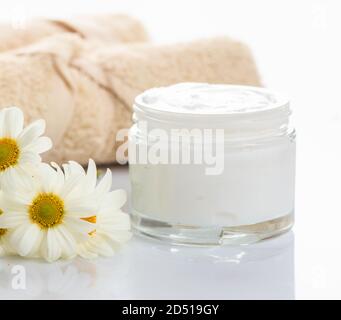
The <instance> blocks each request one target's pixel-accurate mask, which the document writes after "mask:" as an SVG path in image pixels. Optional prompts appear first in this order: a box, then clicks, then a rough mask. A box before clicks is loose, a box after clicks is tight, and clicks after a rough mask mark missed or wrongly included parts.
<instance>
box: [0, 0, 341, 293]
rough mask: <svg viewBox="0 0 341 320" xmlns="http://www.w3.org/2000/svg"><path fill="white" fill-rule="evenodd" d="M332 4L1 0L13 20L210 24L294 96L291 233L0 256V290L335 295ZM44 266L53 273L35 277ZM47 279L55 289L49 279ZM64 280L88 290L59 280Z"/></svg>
mask: <svg viewBox="0 0 341 320" xmlns="http://www.w3.org/2000/svg"><path fill="white" fill-rule="evenodd" d="M340 4H341V3H340V1H337V0H335V1H328V0H326V1H314V0H311V1H308V0H307V1H305V0H295V1H294V0H292V1H290V0H286V1H278V0H277V1H273V0H267V1H266V0H250V1H246V0H239V1H226V0H224V1H223V0H220V1H219V0H186V1H185V0H169V1H166V0H164V1H157V0H154V1H152V0H145V1H143V0H124V1H123V0H122V1H119V0H116V1H114V0H111V1H110V0H96V1H94V0H72V1H70V0H68V1H43V0H35V1H34V0H31V1H27V0H26V1H18V0H11V1H6V2H5V1H3V0H2V1H1V4H0V20H4V21H5V20H7V21H9V22H10V23H18V21H19V22H20V23H21V22H22V21H24V22H25V21H29V19H31V18H32V17H33V16H41V17H49V16H51V17H52V16H53V17H56V16H57V17H62V16H66V15H67V16H69V15H73V14H80V13H95V12H106V13H109V12H117V13H128V14H131V15H133V16H136V17H138V18H140V19H141V20H142V21H143V22H144V23H145V25H146V27H147V29H148V31H149V33H150V35H151V38H152V40H153V41H154V42H157V43H165V42H177V41H188V40H192V39H196V38H204V37H211V36H217V35H229V36H232V37H234V38H237V39H240V40H243V41H245V42H246V43H248V44H249V45H250V47H251V48H252V50H253V53H254V55H255V57H256V61H257V64H258V67H259V70H260V73H261V76H262V79H263V83H264V84H265V85H266V86H267V87H269V88H272V89H275V90H277V91H282V92H284V93H286V94H287V95H288V96H290V97H291V100H292V107H293V110H294V121H295V126H296V128H297V134H298V138H297V141H298V146H297V192H296V225H295V228H294V232H291V233H288V234H286V235H285V236H283V237H280V238H277V239H274V240H271V241H266V242H263V243H261V244H258V245H254V246H250V247H241V248H216V249H200V250H198V249H189V248H178V247H170V246H165V245H162V244H158V243H155V242H149V241H145V240H139V239H134V240H133V241H132V242H131V243H130V244H128V245H127V246H126V247H125V248H124V249H123V250H122V251H121V252H120V253H119V254H118V255H117V256H116V257H114V258H113V259H111V260H100V261H96V262H86V263H85V262H82V261H78V260H77V261H73V262H68V263H59V264H55V265H53V266H52V265H45V264H40V263H37V262H23V261H22V260H16V259H10V260H8V261H0V269H1V268H3V269H4V271H5V272H6V270H7V273H8V277H5V278H3V279H2V280H1V281H2V282H1V281H0V285H1V286H2V287H0V289H1V290H0V297H2V298H6V297H23V298H25V297H32V298H34V297H43V295H44V296H45V297H50V298H55V297H62V296H65V293H66V292H68V295H69V296H70V297H71V298H72V297H82V294H84V292H87V293H88V295H87V296H86V297H93V298H96V297H102V298H177V297H178V298H223V299H224V298H291V299H292V298H298V299H300V298H341V169H340V168H341V167H340V165H341V98H340V93H341V62H340V60H341V34H340V30H341V6H340ZM114 180H115V181H116V182H115V183H116V185H117V186H119V187H122V186H127V185H128V182H127V176H126V172H125V171H124V169H123V170H122V168H121V169H114ZM8 263H9V265H8ZM16 263H19V264H23V265H25V266H26V267H27V270H28V271H27V272H28V278H29V279H30V280H29V281H30V282H29V283H30V285H29V287H28V288H27V289H26V290H25V291H20V290H19V291H13V290H12V289H11V288H10V287H8V285H9V284H8V283H9V281H10V279H11V275H10V273H9V272H10V270H9V269H8V268H9V266H13V264H16ZM1 266H2V267H1ZM6 268H7V269H6ZM39 268H40V269H39ZM34 270H35V271H34ZM37 270H40V271H41V272H40V271H39V272H38V271H37ZM70 270H71V271H70ZM44 272H45V273H46V274H47V275H49V276H46V277H42V276H40V278H39V274H40V275H41V274H44ZM35 277H36V278H35ZM58 277H60V278H58ZM67 277H69V278H67ZM48 278H52V280H51V281H52V282H51V283H52V284H53V283H57V284H58V285H59V286H58V285H57V289H51V288H54V287H53V285H51V283H50V282H48V280H46V279H48ZM54 278H57V280H55V279H54ZM32 279H33V280H32ZM39 279H40V280H39ZM62 279H64V280H63V281H64V282H65V283H69V282H72V283H73V284H76V286H75V287H81V288H82V285H84V286H85V287H86V288H87V290H85V291H84V290H78V291H77V290H74V289H73V287H72V286H71V285H70V284H68V285H66V286H65V287H63V286H62V283H63V281H62ZM65 279H68V280H65ZM70 279H72V281H71V280H70ZM85 279H87V280H85ZM44 281H45V282H44ZM86 281H87V282H86ZM199 284H200V285H199ZM89 288H90V289H89ZM58 290H59V291H58ZM56 292H57V293H56ZM80 292H81V293H80Z"/></svg>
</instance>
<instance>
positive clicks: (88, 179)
mask: <svg viewBox="0 0 341 320" xmlns="http://www.w3.org/2000/svg"><path fill="white" fill-rule="evenodd" d="M96 182H97V169H96V164H95V162H94V161H93V160H92V159H89V164H88V170H87V174H86V176H85V185H86V187H85V189H86V191H88V192H91V191H92V190H93V189H94V188H95V186H96Z"/></svg>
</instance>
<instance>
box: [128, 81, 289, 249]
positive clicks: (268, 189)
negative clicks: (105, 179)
mask: <svg viewBox="0 0 341 320" xmlns="http://www.w3.org/2000/svg"><path fill="white" fill-rule="evenodd" d="M134 110H135V115H134V117H135V122H136V123H135V125H134V126H133V128H132V129H131V135H130V141H131V145H132V146H135V147H136V146H141V145H143V144H147V145H148V144H151V142H150V141H148V142H146V140H145V139H144V137H143V133H141V131H140V125H141V123H142V122H143V121H145V122H146V123H147V124H148V125H149V128H153V129H155V128H159V129H164V130H165V131H166V132H168V133H170V132H171V131H172V129H174V128H178V129H179V128H180V129H181V128H182V129H183V128H186V129H193V128H199V129H200V130H203V129H223V130H224V141H223V144H224V158H223V161H224V170H223V172H222V173H221V174H219V175H207V174H205V170H204V169H205V166H207V165H206V164H205V163H202V164H194V163H192V164H153V165H152V164H150V163H139V162H137V163H135V164H134V163H131V164H130V177H131V184H132V213H133V224H134V228H135V229H136V230H137V231H139V232H141V233H144V234H147V235H150V236H153V237H158V238H162V239H166V240H170V241H173V242H178V243H195V244H212V243H216V242H217V243H220V242H222V241H227V242H236V241H234V239H235V238H237V239H244V240H245V242H252V241H255V240H259V239H261V238H264V237H268V236H271V235H274V234H277V233H279V232H282V231H284V230H286V229H288V228H289V227H290V226H291V224H292V218H293V212H294V180H295V178H294V177H295V142H294V139H295V136H294V132H293V131H290V130H289V129H288V121H289V115H290V109H289V102H288V101H287V100H286V99H284V98H282V97H280V96H279V95H277V94H274V93H272V92H270V91H268V90H266V89H262V88H256V87H248V86H232V85H209V84H202V83H182V84H178V85H174V86H170V87H165V88H156V89H151V90H148V91H146V92H145V93H143V94H142V95H140V96H138V97H137V98H136V101H135V106H134ZM170 136H171V135H170ZM193 143H194V142H193ZM205 143H207V142H203V144H205ZM190 147H194V145H192V146H190ZM163 148H168V149H169V150H168V151H169V152H172V151H174V148H177V147H176V146H173V145H172V146H171V145H169V144H166V143H165V144H164V145H163ZM162 224H164V225H162ZM205 230H206V231H205ZM231 235H232V236H231ZM231 239H232V240H233V241H232V240H231ZM230 240H231V241H230ZM237 242H242V241H237Z"/></svg>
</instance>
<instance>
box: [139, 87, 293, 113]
mask: <svg viewBox="0 0 341 320" xmlns="http://www.w3.org/2000/svg"><path fill="white" fill-rule="evenodd" d="M191 84H193V85H208V84H204V83H182V84H177V85H191ZM177 85H175V86H177ZM209 86H214V87H220V88H226V89H228V90H239V91H241V92H242V91H248V92H250V91H252V92H254V93H257V94H260V95H263V96H264V97H265V96H267V97H272V98H273V99H275V100H274V101H271V103H269V105H267V106H266V107H263V108H246V109H244V110H239V111H236V110H232V111H231V110H228V109H225V110H222V111H220V112H219V111H217V110H214V112H207V111H206V112H195V111H191V110H188V109H185V108H183V109H181V108H177V109H176V110H175V108H174V109H173V110H172V109H171V108H169V109H165V108H160V107H157V104H155V103H154V104H151V103H148V102H146V101H145V97H146V96H147V94H148V93H150V92H152V91H156V90H165V89H167V88H171V87H174V86H169V87H161V88H152V89H149V90H146V91H144V92H143V93H141V94H139V95H138V96H137V97H136V98H135V102H134V111H135V112H138V113H144V114H145V115H150V116H152V117H155V118H159V117H160V118H165V117H169V118H181V119H182V120H184V119H193V118H195V119H198V120H199V119H207V120H209V119H211V120H213V119H214V118H217V119H222V118H223V119H225V120H228V119H230V120H233V119H235V120H238V119H240V120H242V119H246V118H255V119H257V118H259V117H262V116H265V117H268V116H270V115H274V116H275V114H278V115H279V116H280V115H283V116H289V115H290V114H291V111H290V101H289V99H288V98H286V97H285V96H284V95H282V94H279V93H278V92H275V91H273V90H269V89H267V88H263V87H256V86H249V85H234V84H214V85H209ZM207 109H209V108H207Z"/></svg>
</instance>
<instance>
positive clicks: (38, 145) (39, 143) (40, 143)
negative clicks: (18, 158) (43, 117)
mask: <svg viewBox="0 0 341 320" xmlns="http://www.w3.org/2000/svg"><path fill="white" fill-rule="evenodd" d="M51 148H52V140H51V139H50V138H48V137H39V138H38V139H37V140H35V141H34V142H32V143H30V144H29V145H28V146H26V147H25V148H24V149H23V150H30V151H31V152H35V153H38V154H40V153H44V152H46V151H48V150H50V149H51Z"/></svg>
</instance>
